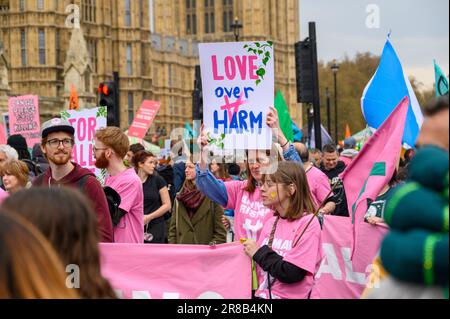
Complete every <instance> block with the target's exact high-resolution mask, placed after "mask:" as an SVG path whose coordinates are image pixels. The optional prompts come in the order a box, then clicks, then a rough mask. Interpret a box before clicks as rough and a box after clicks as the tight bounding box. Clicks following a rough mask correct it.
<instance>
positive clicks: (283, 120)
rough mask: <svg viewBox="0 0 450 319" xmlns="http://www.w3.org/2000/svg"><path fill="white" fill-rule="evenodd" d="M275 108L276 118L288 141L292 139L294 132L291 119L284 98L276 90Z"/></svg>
mask: <svg viewBox="0 0 450 319" xmlns="http://www.w3.org/2000/svg"><path fill="white" fill-rule="evenodd" d="M275 108H276V109H277V111H278V118H279V120H280V127H281V130H282V131H283V133H284V135H285V136H286V138H287V139H288V140H289V141H290V142H293V141H294V132H293V131H292V120H291V115H290V114H289V110H288V107H287V104H286V101H285V100H284V97H283V94H281V91H280V90H278V92H277V96H276V97H275Z"/></svg>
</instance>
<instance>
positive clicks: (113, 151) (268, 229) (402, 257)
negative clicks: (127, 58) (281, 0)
mask: <svg viewBox="0 0 450 319" xmlns="http://www.w3.org/2000/svg"><path fill="white" fill-rule="evenodd" d="M425 111H426V118H425V123H424V126H423V128H422V131H421V134H420V136H419V139H418V145H417V146H418V147H420V148H423V150H420V148H419V150H418V152H417V154H415V153H414V152H412V151H408V152H406V154H405V156H403V158H402V161H401V163H399V165H398V168H397V170H396V172H395V174H394V175H393V176H392V178H391V181H390V182H389V184H387V185H385V187H384V189H383V190H382V191H381V192H380V194H379V196H378V197H377V198H376V199H375V200H373V201H371V202H370V203H368V207H369V208H368V210H367V214H366V216H365V221H366V222H367V223H369V224H372V225H377V224H381V223H383V224H384V223H386V224H388V225H389V226H390V227H391V232H390V233H389V235H388V236H387V237H386V239H385V241H384V242H383V245H382V248H381V251H380V255H379V257H378V258H377V260H378V262H380V263H381V264H382V266H383V267H385V269H386V271H387V272H388V273H389V276H388V279H389V280H390V281H387V283H386V285H385V286H383V288H384V289H382V290H379V291H376V292H367V295H368V296H369V297H373V298H375V297H383V296H387V295H389V293H390V294H393V293H394V292H396V293H400V292H405V293H406V292H407V291H409V292H411V291H413V290H410V289H412V288H411V287H421V286H426V285H430V282H429V281H427V278H428V277H426V278H425V281H424V280H423V277H421V276H420V274H421V273H422V272H423V269H422V268H423V265H424V260H423V258H424V257H423V256H422V255H421V254H420V253H419V251H420V249H419V248H418V247H422V246H423V245H424V242H427V240H428V241H429V240H430V239H429V238H434V239H433V240H434V244H435V245H436V247H437V248H436V249H435V250H431V252H429V254H431V258H432V260H433V261H434V262H435V263H436V264H437V265H438V268H437V270H436V273H431V274H430V275H429V276H430V277H431V278H432V277H433V276H434V278H436V281H435V282H433V283H432V284H435V285H436V286H438V288H440V289H442V290H444V291H446V293H447V295H448V220H447V223H444V224H442V223H433V222H430V221H429V220H427V218H426V215H427V214H433V213H435V212H436V214H439V213H441V212H442V211H445V210H446V211H447V215H448V149H449V142H448V122H447V120H448V96H447V97H444V98H441V99H439V100H436V101H433V102H432V103H430V104H429V106H428V108H427V109H426V110H425ZM442 119H444V120H445V121H444V120H442ZM267 124H268V126H269V127H270V128H271V129H272V130H273V132H274V139H275V141H274V143H273V145H272V148H271V149H270V150H267V151H262V150H251V149H249V150H245V158H244V161H243V163H236V161H234V163H225V162H226V161H225V159H224V158H223V157H220V156H219V157H218V156H211V151H210V149H209V145H208V139H207V137H206V134H205V132H204V131H203V129H202V130H201V132H200V136H199V138H198V140H197V143H192V144H189V143H185V141H182V140H179V141H172V144H171V146H172V147H173V148H172V152H171V156H170V158H164V159H158V157H157V156H156V155H155V154H152V153H151V152H148V151H146V150H145V148H144V146H143V145H140V144H134V145H131V146H130V143H129V139H128V137H127V136H126V134H125V133H124V132H123V131H122V130H121V129H119V128H116V127H107V128H103V129H100V130H98V131H97V132H96V134H95V138H94V140H93V141H92V143H93V155H94V158H95V165H96V167H97V168H99V169H104V170H106V171H107V177H106V180H105V182H104V185H101V183H100V182H99V181H98V180H97V178H96V176H95V175H94V174H93V173H92V172H91V171H90V170H88V169H86V168H83V167H81V166H80V165H79V164H77V163H74V162H72V161H71V159H72V152H73V148H74V146H75V138H74V136H75V129H74V128H73V127H72V126H71V125H70V123H69V122H67V121H65V120H62V119H58V118H55V119H52V120H50V121H47V122H46V123H44V124H43V126H42V132H41V133H42V134H41V138H42V140H41V143H40V145H39V144H38V145H33V146H32V150H33V151H32V152H30V151H29V150H28V145H27V144H26V140H25V139H24V138H23V137H22V136H20V135H13V136H11V137H9V139H8V145H0V176H1V184H0V185H1V189H0V203H1V204H0V255H1V258H0V298H116V295H115V293H114V291H113V288H112V287H111V285H110V283H109V282H108V281H107V280H106V279H105V278H103V276H102V275H101V272H100V254H99V248H98V244H99V243H100V242H102V243H127V244H144V243H145V244H159V245H164V244H178V245H180V244H189V245H193V244H199V245H219V244H223V243H226V242H227V241H230V237H229V236H228V239H227V231H230V232H232V233H233V235H234V239H235V240H236V241H239V240H240V241H241V242H242V244H243V249H244V251H245V253H246V254H247V255H248V256H249V257H250V258H251V259H252V260H253V261H254V264H255V267H254V273H255V274H256V275H257V277H258V280H257V285H255V286H254V291H253V292H254V297H255V298H262V299H272V298H288V299H299V298H300V299H303V298H308V297H309V293H310V291H311V287H312V285H313V282H314V275H315V272H316V271H317V266H318V263H319V262H320V258H321V229H322V227H323V225H322V221H323V219H321V216H323V215H334V216H341V217H342V218H345V217H348V216H349V212H348V207H347V206H348V205H347V199H346V194H345V188H344V184H343V182H342V180H341V177H340V176H341V174H342V173H343V172H344V170H345V169H346V167H348V166H349V165H350V163H351V162H352V160H354V158H355V157H356V156H357V155H358V151H357V150H356V149H355V148H356V141H355V140H354V139H353V138H350V139H347V140H345V142H344V150H343V151H342V152H339V151H338V149H337V147H336V146H335V145H331V144H330V145H326V146H324V147H323V149H322V150H317V149H313V150H308V148H307V147H306V146H305V145H304V144H302V143H300V141H296V142H295V143H291V142H290V141H288V139H287V138H286V137H285V135H284V134H283V132H282V130H281V129H280V124H279V121H278V114H277V111H276V110H275V109H274V108H271V109H270V112H269V114H268V117H267ZM443 131H444V133H443ZM193 144H197V145H196V146H198V147H199V150H200V158H199V160H198V161H196V160H194V157H193V156H192V146H193ZM419 159H420V160H419ZM433 174H434V175H433ZM442 181H443V182H442ZM405 183H406V184H405ZM412 183H414V185H420V187H417V188H415V189H414V192H412V193H411V194H409V195H408V196H409V198H408V199H405V197H404V196H405V188H404V187H406V186H407V185H411V184H412ZM103 186H104V187H103ZM107 189H108V191H107ZM402 190H403V191H402ZM111 192H112V193H113V195H114V196H113V197H110V196H109V194H111ZM433 192H438V193H439V196H434V197H433V195H434V193H433ZM399 193H400V194H402V196H403V197H400V195H399ZM392 196H394V197H395V196H397V199H398V200H397V202H396V203H395V207H393V208H392V209H391V213H390V215H389V216H384V214H383V213H384V211H385V206H386V205H387V203H388V201H389V198H391V197H392ZM111 198H112V199H111ZM114 199H115V200H116V202H117V203H118V207H116V210H114V209H113V208H114V207H111V201H114ZM445 201H446V202H445ZM424 203H426V206H424ZM393 205H394V204H393ZM433 205H434V206H433ZM112 206H114V205H112ZM426 207H428V209H427V208H426ZM315 213H316V215H317V218H316V217H313V218H312V216H313V214H315ZM317 213H318V214H317ZM416 215H417V216H421V218H419V217H411V216H416ZM447 217H448V216H447ZM411 220H412V221H411ZM305 225H308V227H307V228H306V231H304V232H303V233H302V235H301V236H300V237H296V235H298V233H299V230H302V229H305ZM418 229H419V230H420V229H421V230H422V231H418ZM445 235H446V237H445ZM429 236H434V237H429ZM275 239H276V240H275ZM283 242H289V243H291V244H290V245H283V244H282V243H283ZM406 246H409V247H410V248H411V250H414V251H416V252H417V255H415V256H411V255H407V253H406V250H404V249H402V247H406ZM445 256H447V259H446V262H445V261H443V258H444V257H445ZM412 257H414V258H413V261H412V263H413V264H411V258H412ZM67 265H77V266H78V267H80V268H83V271H82V272H81V278H80V283H79V288H80V289H77V290H74V289H69V288H70V287H67V284H66V279H65V277H64V270H65V267H66V266H67ZM411 267H412V268H411ZM405 268H409V270H408V271H404V269H405ZM445 271H446V273H445ZM402 285H404V286H402ZM413 285H414V286H413ZM392 286H395V287H398V289H397V290H395V289H393V288H392ZM383 292H384V293H385V294H386V295H382V293H383ZM380 294H381V295H380ZM377 295H378V296H377Z"/></svg>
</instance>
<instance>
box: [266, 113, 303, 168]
mask: <svg viewBox="0 0 450 319" xmlns="http://www.w3.org/2000/svg"><path fill="white" fill-rule="evenodd" d="M267 125H268V126H269V127H270V128H271V129H272V132H273V134H274V136H275V137H276V138H277V142H278V144H280V145H281V148H282V149H283V157H284V159H285V160H286V161H291V162H298V163H300V164H301V165H302V166H303V163H302V161H301V159H300V155H298V153H297V151H296V150H295V147H294V145H293V144H292V143H290V142H289V140H288V139H287V138H286V136H285V135H284V133H283V131H282V130H281V127H280V121H279V118H278V111H277V109H276V108H274V107H270V111H269V113H268V114H267Z"/></svg>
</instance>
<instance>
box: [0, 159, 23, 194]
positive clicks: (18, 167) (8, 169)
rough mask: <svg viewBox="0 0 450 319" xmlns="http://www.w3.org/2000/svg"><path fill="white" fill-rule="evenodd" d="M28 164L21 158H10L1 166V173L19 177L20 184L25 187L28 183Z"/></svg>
mask: <svg viewBox="0 0 450 319" xmlns="http://www.w3.org/2000/svg"><path fill="white" fill-rule="evenodd" d="M28 173H29V170H28V166H27V164H25V163H24V162H22V161H19V160H9V161H6V162H5V163H4V164H3V165H2V167H1V168H0V174H1V175H2V176H4V175H5V174H8V175H13V176H15V177H16V178H17V180H18V182H19V185H20V186H22V187H25V186H26V185H27V183H28Z"/></svg>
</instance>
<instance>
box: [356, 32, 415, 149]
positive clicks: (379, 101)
mask: <svg viewBox="0 0 450 319" xmlns="http://www.w3.org/2000/svg"><path fill="white" fill-rule="evenodd" d="M405 96H408V97H409V100H410V102H409V110H408V115H407V118H406V124H405V131H404V134H403V143H406V144H408V145H409V146H411V147H414V145H415V143H416V140H417V137H418V135H419V131H420V128H421V127H422V123H423V114H422V111H421V109H420V105H419V102H418V101H417V98H416V95H415V94H414V91H413V89H412V86H411V83H410V82H409V79H408V77H407V75H406V74H405V73H404V72H403V67H402V64H401V62H400V60H399V58H398V56H397V54H396V53H395V50H394V48H393V47H392V44H391V41H390V39H389V36H388V39H387V41H386V45H385V46H384V50H383V54H382V55H381V61H380V65H379V66H378V69H377V71H376V72H375V75H374V76H373V78H372V79H371V80H370V82H369V84H368V85H367V87H366V88H365V90H364V93H363V96H362V100H361V106H362V112H363V115H364V118H365V119H366V122H367V124H368V125H369V126H370V127H371V128H375V129H377V128H379V127H380V126H381V124H383V122H384V121H385V120H386V119H387V118H388V117H389V115H390V114H391V113H392V111H393V110H394V109H395V107H396V106H397V105H398V104H399V103H400V101H401V100H402V99H403V98H404V97H405Z"/></svg>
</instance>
